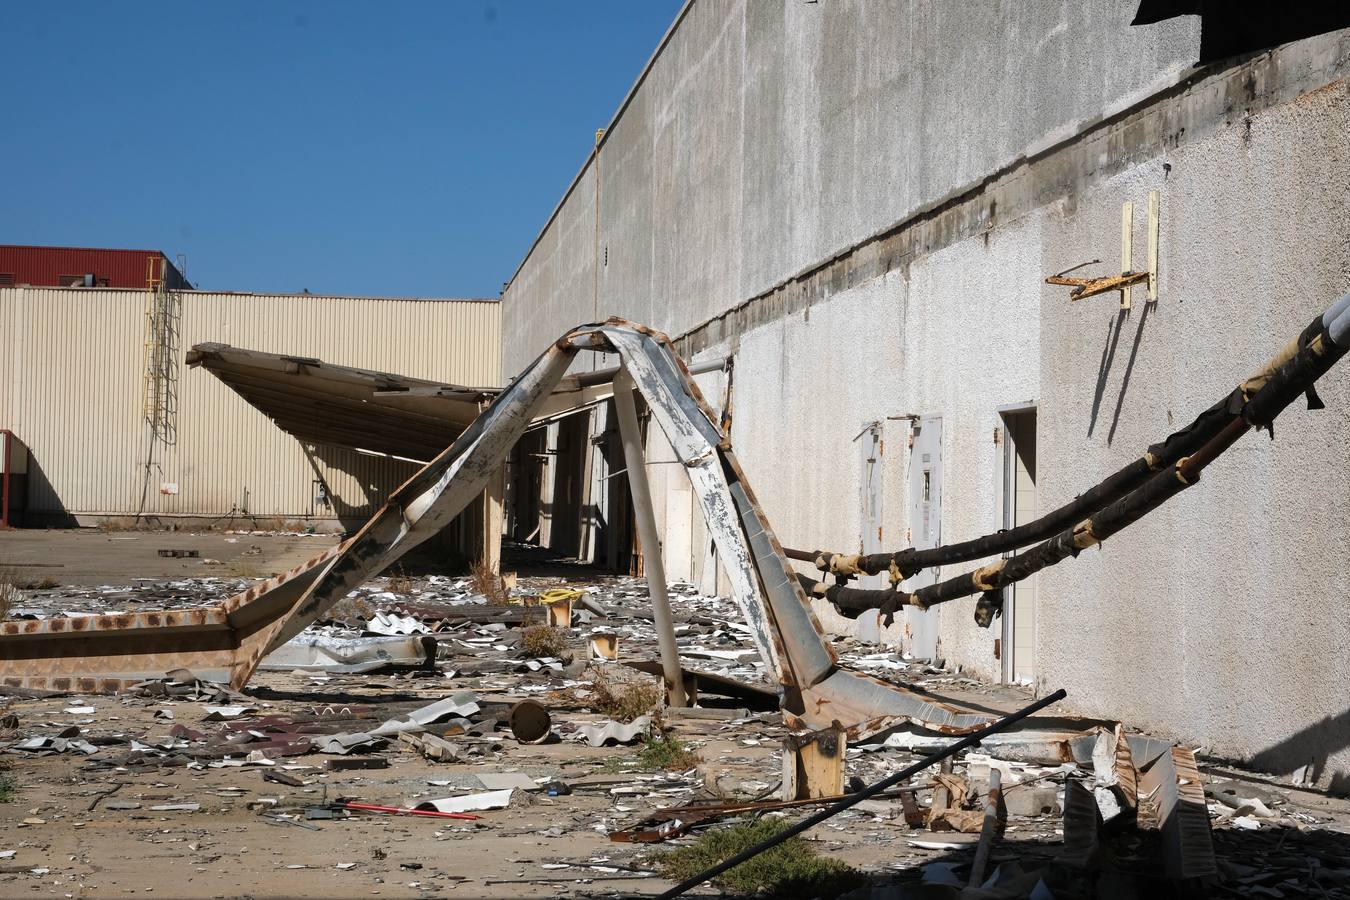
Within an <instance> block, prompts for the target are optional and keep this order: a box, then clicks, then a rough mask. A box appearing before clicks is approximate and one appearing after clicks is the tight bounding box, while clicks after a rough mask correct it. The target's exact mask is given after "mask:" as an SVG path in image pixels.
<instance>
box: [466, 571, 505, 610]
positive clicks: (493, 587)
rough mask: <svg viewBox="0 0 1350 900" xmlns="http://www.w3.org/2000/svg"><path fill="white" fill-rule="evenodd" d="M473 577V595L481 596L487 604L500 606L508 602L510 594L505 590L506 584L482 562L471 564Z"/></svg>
mask: <svg viewBox="0 0 1350 900" xmlns="http://www.w3.org/2000/svg"><path fill="white" fill-rule="evenodd" d="M471 572H472V576H473V590H474V593H475V594H482V595H483V596H484V597H486V598H487V602H488V603H492V604H497V605H500V604H502V603H506V602H508V601H509V600H510V598H511V594H510V592H509V591H508V590H507V589H506V582H504V581H503V580H502V577H501V576H500V575H498V574H496V573H495V572H493V571H492V567H491V566H489V565H488V564H487V563H486V562H484V561H483V560H479V561H478V562H476V563H474V564H473V569H472V570H471Z"/></svg>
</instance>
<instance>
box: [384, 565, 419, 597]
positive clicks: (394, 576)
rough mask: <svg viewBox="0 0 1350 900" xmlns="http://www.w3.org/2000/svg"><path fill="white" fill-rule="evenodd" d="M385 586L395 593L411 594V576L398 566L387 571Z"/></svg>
mask: <svg viewBox="0 0 1350 900" xmlns="http://www.w3.org/2000/svg"><path fill="white" fill-rule="evenodd" d="M385 587H387V588H388V589H389V590H391V591H393V592H394V593H395V594H411V593H412V589H413V580H412V576H410V575H409V574H408V573H407V572H405V571H404V570H403V567H402V566H399V567H398V568H397V569H395V570H394V571H392V572H390V573H389V577H388V579H387V580H386V582H385Z"/></svg>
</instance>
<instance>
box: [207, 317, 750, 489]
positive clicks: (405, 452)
mask: <svg viewBox="0 0 1350 900" xmlns="http://www.w3.org/2000/svg"><path fill="white" fill-rule="evenodd" d="M187 364H188V365H189V366H194V367H195V366H200V367H201V368H203V369H205V370H206V371H208V372H210V373H211V374H212V375H214V376H216V377H217V378H219V379H220V380H221V381H223V382H224V383H225V384H226V385H228V386H229V387H230V389H231V390H233V391H234V392H235V393H236V394H238V395H239V396H240V397H242V398H243V399H244V400H246V401H247V402H248V403H249V405H251V406H253V407H254V408H255V409H257V410H258V411H259V412H261V413H262V414H263V415H265V416H267V417H268V418H269V419H271V420H272V421H273V422H274V423H276V425H277V427H278V428H280V429H281V430H282V431H284V432H286V433H287V434H289V435H291V436H292V437H294V438H295V439H297V440H299V441H304V442H306V443H311V444H327V445H329V446H333V447H347V448H349V449H353V450H364V451H368V452H372V453H383V454H386V455H389V456H398V457H403V458H405V459H411V460H415V461H418V462H425V461H426V460H429V459H432V458H434V457H435V456H436V455H438V454H439V453H440V452H441V451H442V450H444V449H445V448H446V447H448V446H449V445H450V443H451V442H452V441H454V439H455V438H457V437H459V436H460V434H462V433H463V432H464V429H466V428H468V427H469V424H470V423H471V422H473V420H474V419H476V418H478V414H479V413H480V412H482V411H483V409H484V408H485V407H486V406H487V405H488V404H489V403H490V402H492V401H493V400H494V399H496V397H497V396H498V395H499V394H500V393H501V392H502V390H503V389H502V388H495V387H466V386H464V385H458V384H446V383H443V382H438V381H428V380H426V379H423V378H413V377H411V376H408V375H396V374H392V373H390V372H378V371H374V370H371V369H358V368H355V367H353V366H339V365H334V364H333V363H326V362H324V361H323V360H320V359H315V358H314V357H307V356H287V355H284V354H280V353H264V352H262V351H260V350H244V349H241V348H239V347H231V346H230V345H229V344H217V343H204V344H197V345H195V346H194V347H193V348H192V349H191V350H189V351H188V354H187ZM725 365H726V359H725V358H724V357H720V356H719V357H716V358H713V359H710V360H706V361H703V362H701V363H699V364H698V365H695V366H693V367H692V368H691V370H690V371H691V372H692V373H693V374H695V375H697V374H701V373H704V372H712V371H715V370H718V369H721V368H723V367H724V366H725ZM617 371H618V370H617V369H616V368H608V369H599V370H596V371H594V372H581V373H578V374H576V375H572V376H569V377H567V378H563V379H561V380H560V381H559V382H558V385H557V386H556V387H555V388H554V389H553V390H552V392H551V393H550V395H549V397H548V398H547V399H546V400H545V401H544V402H543V404H542V405H541V406H540V408H539V409H538V410H537V411H536V412H535V414H534V417H533V423H534V424H540V423H543V422H547V421H549V420H551V419H553V418H556V417H558V416H561V415H564V414H568V413H572V412H576V411H578V410H581V409H584V408H586V407H588V406H592V405H594V404H596V403H601V402H603V401H605V400H608V399H609V398H610V397H611V396H613V394H614V385H613V380H614V375H615V373H616V372H617Z"/></svg>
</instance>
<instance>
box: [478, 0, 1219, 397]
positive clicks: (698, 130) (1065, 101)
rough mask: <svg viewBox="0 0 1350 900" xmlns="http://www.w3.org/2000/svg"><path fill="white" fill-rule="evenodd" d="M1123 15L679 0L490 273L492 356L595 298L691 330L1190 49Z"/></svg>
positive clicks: (1054, 134) (1176, 62)
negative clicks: (657, 44) (511, 266)
mask: <svg viewBox="0 0 1350 900" xmlns="http://www.w3.org/2000/svg"><path fill="white" fill-rule="evenodd" d="M1131 16H1132V9H1131V8H1130V5H1129V4H1121V3H1115V2H1110V0H1093V2H1087V3H1079V2H1067V0H1066V2H1048V3H1039V2H1038V3H1001V4H997V5H990V4H977V3H929V2H910V3H903V2H885V0H882V2H876V0H868V2H831V3H818V4H807V3H798V2H785V3H773V2H770V3H755V2H731V0H727V2H722V0H716V2H708V0H695V2H692V3H690V4H689V6H688V7H687V8H686V11H685V12H684V13H683V14H682V18H681V19H680V21H679V22H678V25H677V27H676V28H675V29H674V31H673V32H672V33H671V35H670V36H669V39H668V41H667V43H666V44H665V46H664V47H663V48H662V49H661V51H660V52H659V53H658V54H657V55H656V57H655V58H654V60H653V61H652V63H651V66H650V68H649V70H648V71H647V72H646V73H645V75H644V76H643V78H642V79H641V81H640V84H639V85H638V87H637V90H636V91H635V92H634V93H633V94H632V95H631V96H630V98H629V100H628V101H627V104H626V106H625V107H624V108H623V110H622V112H621V114H620V115H619V116H618V118H617V120H616V121H615V122H613V123H612V125H611V127H610V128H609V130H608V132H607V134H606V135H605V139H604V141H603V143H602V145H601V146H600V149H599V152H598V154H597V155H595V156H593V157H592V158H591V159H590V160H589V161H588V162H587V163H586V165H585V167H584V168H583V170H582V172H581V174H580V175H579V176H578V179H577V181H576V182H575V184H573V185H572V187H571V189H570V191H569V192H568V193H567V195H566V197H565V199H564V201H563V202H562V204H561V205H560V206H559V208H558V210H557V211H556V213H555V215H554V217H553V218H552V219H551V220H550V221H549V223H548V224H547V226H546V227H545V228H544V230H543V232H542V233H541V234H540V236H539V238H538V241H537V242H536V244H535V245H534V246H533V247H532V249H531V250H530V252H529V254H528V255H527V256H526V258H525V260H524V262H523V263H522V264H521V266H520V268H519V271H518V272H517V273H516V274H515V276H514V277H513V278H512V280H511V282H510V284H509V286H508V287H507V289H506V292H505V295H504V300H505V303H504V307H503V313H504V318H503V331H504V333H505V334H507V335H509V336H510V337H509V339H508V340H507V341H506V344H505V346H504V356H503V360H502V365H503V374H504V376H506V377H510V376H511V375H514V374H515V373H516V372H518V371H520V369H521V368H522V367H523V366H524V365H525V364H526V363H527V362H529V360H531V359H533V358H534V356H535V355H536V354H537V353H538V352H539V349H540V348H542V347H544V346H545V345H547V343H548V342H549V341H551V340H553V339H554V338H556V337H557V336H558V335H560V334H562V333H563V332H564V331H566V330H567V329H568V328H571V327H572V326H574V325H577V324H579V323H581V322H586V321H591V320H592V319H593V318H594V317H596V316H599V317H601V318H603V317H605V316H609V315H621V316H625V317H627V318H631V319H634V320H636V321H639V322H643V323H645V324H648V325H651V326H653V327H655V328H661V329H663V330H665V331H668V332H670V333H672V334H675V333H679V332H683V331H686V330H689V329H691V328H693V327H694V326H695V325H697V324H699V323H700V322H703V321H705V320H707V319H711V318H713V317H714V316H717V315H720V314H722V313H723V312H725V311H726V310H727V309H729V308H731V307H733V306H735V305H736V304H737V303H740V302H741V301H743V300H745V299H746V298H748V297H753V296H756V295H757V294H759V293H761V292H763V291H765V290H767V289H769V288H771V287H773V286H774V285H776V284H778V283H780V282H782V281H784V280H785V279H787V278H789V277H791V276H793V275H795V274H797V273H799V272H801V271H802V270H804V269H809V268H812V267H815V266H818V265H819V264H820V263H821V262H823V261H825V260H828V259H830V258H831V257H832V256H834V255H835V254H837V253H839V252H841V251H844V250H846V249H847V248H849V247H850V246H852V245H854V244H856V243H857V242H859V241H861V240H863V239H864V238H867V237H869V236H871V235H873V234H875V233H877V232H880V231H883V230H885V229H888V228H890V227H892V226H893V225H894V224H895V223H896V222H899V221H903V220H905V219H907V218H909V217H911V216H912V215H913V214H915V213H916V212H917V211H919V210H923V209H926V208H929V207H933V206H935V205H937V204H939V203H940V202H941V201H943V200H944V199H945V198H948V197H950V196H953V195H956V194H958V193H960V192H961V191H963V190H966V189H968V188H969V186H970V185H972V184H976V183H978V182H979V181H980V180H981V179H983V178H985V177H987V176H988V175H989V174H991V173H993V172H995V171H998V170H999V169H1001V168H1003V167H1005V166H1009V165H1011V164H1013V163H1015V162H1016V161H1017V160H1019V159H1021V158H1022V157H1024V156H1026V155H1027V154H1029V153H1034V152H1036V151H1037V150H1039V149H1042V148H1044V147H1045V146H1047V145H1050V144H1053V143H1054V142H1056V141H1058V140H1061V139H1063V138H1064V137H1066V136H1069V135H1072V134H1074V133H1075V132H1076V131H1078V130H1079V129H1081V127H1082V126H1083V125H1084V123H1090V122H1095V121H1098V120H1100V119H1101V118H1102V117H1103V115H1105V114H1107V113H1109V112H1113V111H1116V110H1118V109H1120V108H1123V107H1125V106H1127V105H1129V104H1130V103H1132V102H1134V101H1136V100H1138V99H1140V98H1141V97H1143V96H1145V95H1146V94H1147V93H1149V92H1150V91H1152V90H1154V89H1156V88H1157V87H1158V86H1160V85H1162V84H1166V83H1169V82H1170V81H1171V80H1173V79H1174V78H1175V77H1176V75H1177V73H1179V72H1181V71H1182V70H1184V69H1186V68H1187V67H1188V66H1189V65H1190V64H1191V63H1192V61H1193V60H1194V59H1195V57H1196V48H1197V47H1198V42H1199V29H1198V26H1197V25H1196V24H1195V23H1196V20H1194V19H1191V18H1185V19H1178V20H1174V21H1173V22H1171V23H1166V24H1161V25H1154V26H1148V27H1146V28H1130V27H1128V22H1129V19H1130V17H1131ZM583 130H584V129H583ZM597 170H598V172H599V190H598V191H597V189H596V173H597ZM597 207H598V209H599V220H600V223H599V229H598V232H597V228H596V210H597ZM993 215H994V216H997V215H998V213H997V211H994V213H993ZM597 233H598V237H597ZM597 262H598V264H599V277H598V278H597V276H596V268H597Z"/></svg>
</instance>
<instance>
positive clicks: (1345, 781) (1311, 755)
mask: <svg viewBox="0 0 1350 900" xmlns="http://www.w3.org/2000/svg"><path fill="white" fill-rule="evenodd" d="M1346 748H1350V710H1346V711H1345V712H1342V713H1340V714H1338V715H1334V716H1327V717H1325V718H1323V719H1321V720H1319V721H1317V722H1314V723H1313V724H1311V725H1309V726H1308V727H1307V728H1303V729H1300V730H1299V731H1296V732H1295V733H1293V734H1291V735H1290V736H1289V737H1287V738H1285V739H1284V740H1282V741H1280V742H1279V743H1278V744H1274V745H1272V746H1270V747H1267V748H1266V749H1264V750H1262V751H1261V752H1259V753H1257V754H1256V755H1255V756H1253V757H1252V759H1251V766H1252V768H1254V769H1256V770H1258V771H1261V772H1269V773H1271V774H1272V775H1290V774H1292V773H1293V772H1294V771H1295V770H1296V769H1298V768H1299V767H1301V766H1306V765H1309V764H1311V765H1312V770H1311V772H1310V773H1309V776H1308V777H1309V780H1312V779H1314V778H1315V779H1316V780H1317V781H1318V782H1319V783H1321V782H1322V781H1323V780H1324V779H1325V778H1326V777H1327V776H1328V775H1329V776H1330V778H1329V779H1328V790H1329V791H1330V792H1331V793H1333V794H1340V795H1342V796H1350V772H1343V771H1337V772H1330V773H1328V772H1327V770H1326V767H1327V760H1328V759H1330V758H1331V757H1332V756H1334V755H1335V754H1336V753H1338V752H1340V751H1342V750H1345V749H1346Z"/></svg>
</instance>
